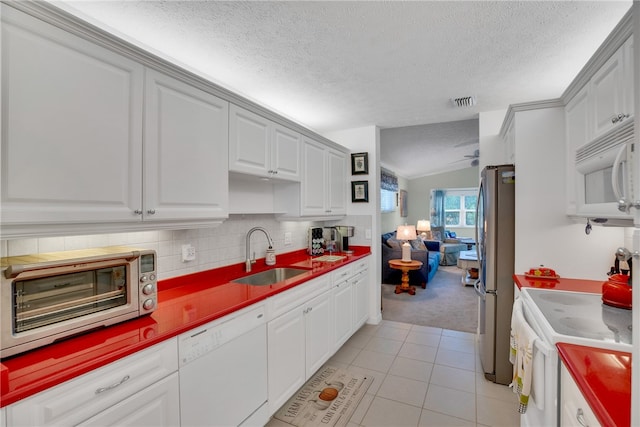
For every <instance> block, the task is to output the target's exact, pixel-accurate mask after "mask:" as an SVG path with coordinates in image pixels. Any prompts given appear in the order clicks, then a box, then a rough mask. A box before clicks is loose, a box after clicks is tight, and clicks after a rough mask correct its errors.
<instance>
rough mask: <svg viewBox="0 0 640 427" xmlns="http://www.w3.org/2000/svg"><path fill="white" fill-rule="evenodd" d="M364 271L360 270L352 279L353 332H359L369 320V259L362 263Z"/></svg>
mask: <svg viewBox="0 0 640 427" xmlns="http://www.w3.org/2000/svg"><path fill="white" fill-rule="evenodd" d="M361 264H363V265H365V267H364V269H360V270H358V272H357V273H356V274H355V276H354V277H353V278H352V279H351V287H352V291H353V322H354V328H353V331H354V332H355V331H357V330H358V329H359V328H360V326H362V325H364V324H365V322H366V321H367V319H368V318H369V269H368V265H369V259H368V258H367V259H365V260H364V261H362V262H361Z"/></svg>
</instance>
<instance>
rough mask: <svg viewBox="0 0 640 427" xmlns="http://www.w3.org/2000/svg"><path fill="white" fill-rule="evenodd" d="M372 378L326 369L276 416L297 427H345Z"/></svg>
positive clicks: (312, 379)
mask: <svg viewBox="0 0 640 427" xmlns="http://www.w3.org/2000/svg"><path fill="white" fill-rule="evenodd" d="M372 382H373V377H371V376H365V375H363V374H353V373H350V372H348V371H346V370H344V369H339V368H335V367H333V366H324V367H322V368H321V369H320V370H319V371H318V372H316V374H315V375H314V376H313V377H311V378H310V379H309V380H308V381H307V382H306V383H305V385H303V386H302V387H301V388H300V390H298V392H297V393H296V394H295V395H294V396H293V397H292V398H291V399H289V400H288V401H287V403H285V404H284V405H283V406H282V407H281V408H280V409H279V410H278V412H276V413H275V414H274V416H273V418H276V419H278V420H280V421H282V422H285V423H287V424H290V425H293V426H298V427H302V426H305V427H312V426H330V427H344V426H346V425H347V423H348V422H349V419H350V418H351V415H353V412H354V411H355V410H356V408H357V407H358V404H359V403H360V400H361V399H362V397H363V396H364V395H365V393H366V392H367V389H368V388H369V386H370V385H371V383H372Z"/></svg>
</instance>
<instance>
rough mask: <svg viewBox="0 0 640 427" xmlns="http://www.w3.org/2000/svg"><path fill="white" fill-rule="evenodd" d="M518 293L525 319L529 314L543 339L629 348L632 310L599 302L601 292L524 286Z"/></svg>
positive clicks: (616, 348)
mask: <svg viewBox="0 0 640 427" xmlns="http://www.w3.org/2000/svg"><path fill="white" fill-rule="evenodd" d="M522 296H523V300H524V303H525V304H524V305H525V307H526V308H525V316H526V317H527V321H529V322H530V321H531V320H530V319H529V317H530V316H533V318H534V321H535V322H536V323H538V326H539V329H540V330H536V329H538V328H534V330H536V332H537V333H539V334H542V335H543V337H544V340H545V341H546V342H548V343H550V344H555V343H557V342H566V343H572V344H579V345H585V346H589V347H598V348H607V349H611V350H620V351H627V352H631V351H632V344H631V329H632V320H633V319H632V311H631V310H625V309H623V308H616V307H611V306H608V305H606V304H603V303H602V295H600V294H592V293H585V292H570V291H556V290H547V289H538V288H524V289H522ZM529 302H532V303H533V305H532V304H529ZM527 309H528V310H527Z"/></svg>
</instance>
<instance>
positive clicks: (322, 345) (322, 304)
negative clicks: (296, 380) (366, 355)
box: [304, 291, 334, 378]
mask: <svg viewBox="0 0 640 427" xmlns="http://www.w3.org/2000/svg"><path fill="white" fill-rule="evenodd" d="M304 306H305V307H306V308H305V365H306V371H305V372H306V378H309V377H311V375H313V374H314V373H315V372H316V371H317V370H318V369H319V368H320V367H321V366H322V364H323V363H324V362H326V361H327V359H329V356H331V354H333V350H334V348H333V345H332V337H331V325H332V323H333V321H334V319H332V316H331V293H330V292H328V291H327V292H325V293H324V294H322V295H319V296H317V297H316V298H314V299H312V300H311V301H309V302H308V303H306V304H304Z"/></svg>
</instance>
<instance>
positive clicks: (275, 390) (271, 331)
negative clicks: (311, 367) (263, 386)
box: [267, 307, 305, 415]
mask: <svg viewBox="0 0 640 427" xmlns="http://www.w3.org/2000/svg"><path fill="white" fill-rule="evenodd" d="M267 353H268V354H267V358H268V361H269V364H268V368H267V370H268V375H267V378H268V379H269V414H270V415H272V414H273V413H274V412H275V411H277V410H278V409H279V408H280V407H281V406H282V405H283V404H284V403H285V402H286V401H287V399H289V397H291V396H292V395H293V393H295V391H296V390H298V388H300V386H302V385H303V384H304V382H305V325H304V313H303V308H302V307H298V308H295V309H293V310H291V311H290V312H288V313H286V314H283V315H282V316H280V317H278V318H276V319H274V320H272V321H271V322H269V323H268V324H267Z"/></svg>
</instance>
